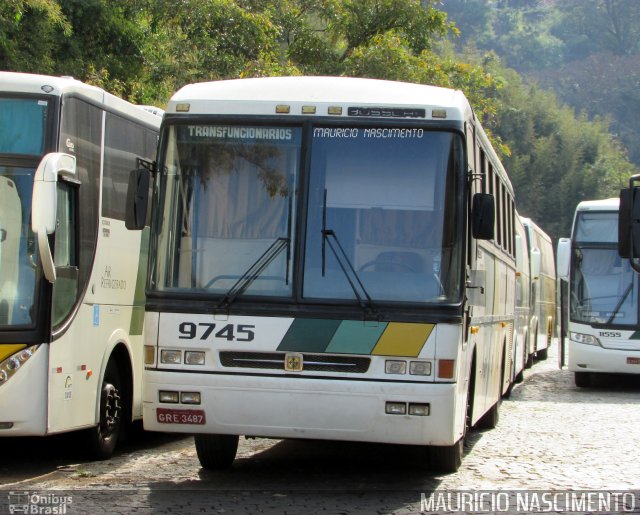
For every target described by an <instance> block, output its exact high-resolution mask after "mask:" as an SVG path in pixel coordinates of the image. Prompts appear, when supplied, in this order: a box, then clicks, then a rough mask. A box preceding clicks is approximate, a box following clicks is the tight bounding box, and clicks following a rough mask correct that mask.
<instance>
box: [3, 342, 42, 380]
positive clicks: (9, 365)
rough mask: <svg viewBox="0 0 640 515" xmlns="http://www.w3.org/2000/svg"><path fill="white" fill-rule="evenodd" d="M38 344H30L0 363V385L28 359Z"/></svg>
mask: <svg viewBox="0 0 640 515" xmlns="http://www.w3.org/2000/svg"><path fill="white" fill-rule="evenodd" d="M39 346H40V345H32V346H31V347H27V348H26V349H22V350H20V351H18V352H16V353H15V354H14V355H12V356H9V357H8V358H7V359H5V360H4V361H3V362H2V363H0V385H2V384H4V383H6V382H7V381H8V380H9V379H11V376H13V374H15V373H16V372H17V371H18V370H20V368H21V367H22V366H23V365H24V364H25V363H26V362H27V361H29V359H30V358H31V356H33V354H34V353H35V351H36V349H37V348H38V347H39Z"/></svg>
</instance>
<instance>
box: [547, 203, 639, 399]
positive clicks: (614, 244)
mask: <svg viewBox="0 0 640 515" xmlns="http://www.w3.org/2000/svg"><path fill="white" fill-rule="evenodd" d="M618 207H619V199H617V198H610V199H606V200H591V201H584V202H580V204H578V207H577V208H576V214H575V217H574V220H573V229H572V231H571V239H565V238H563V239H561V240H560V242H559V243H558V270H559V275H560V276H561V278H563V279H565V280H568V281H569V295H568V302H569V306H568V311H569V325H568V333H569V345H568V360H569V370H570V371H571V372H573V373H574V374H575V383H576V386H579V387H586V386H590V385H591V380H592V378H593V376H594V375H597V374H600V373H623V374H638V373H640V332H639V331H638V291H639V290H638V274H637V273H635V272H634V271H633V270H632V267H631V266H630V263H629V259H625V258H621V257H620V256H619V254H618Z"/></svg>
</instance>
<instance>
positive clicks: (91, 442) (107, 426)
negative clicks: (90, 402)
mask: <svg viewBox="0 0 640 515" xmlns="http://www.w3.org/2000/svg"><path fill="white" fill-rule="evenodd" d="M121 391H122V383H121V380H120V372H119V370H118V366H117V365H116V363H115V362H114V361H111V362H110V363H109V364H108V365H107V370H106V371H105V373H104V379H103V381H102V392H101V395H100V421H99V423H98V425H97V426H96V427H94V428H91V429H89V430H88V433H87V437H88V441H87V450H88V453H89V456H90V457H91V458H93V459H98V460H107V459H109V458H111V456H112V455H113V451H114V450H115V448H116V444H117V443H118V439H119V438H120V433H121V430H122V415H123V404H122V398H121Z"/></svg>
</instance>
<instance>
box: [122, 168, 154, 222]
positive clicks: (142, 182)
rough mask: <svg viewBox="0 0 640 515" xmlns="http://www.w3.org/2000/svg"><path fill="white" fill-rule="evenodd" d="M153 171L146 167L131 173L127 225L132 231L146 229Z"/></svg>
mask: <svg viewBox="0 0 640 515" xmlns="http://www.w3.org/2000/svg"><path fill="white" fill-rule="evenodd" d="M150 175H151V172H149V170H147V169H145V168H140V169H138V170H132V171H131V173H130V174H129V186H128V189H127V206H126V215H125V222H124V223H125V227H126V228H127V229H129V230H132V231H140V230H142V229H144V224H145V221H146V220H147V208H148V205H149V180H150Z"/></svg>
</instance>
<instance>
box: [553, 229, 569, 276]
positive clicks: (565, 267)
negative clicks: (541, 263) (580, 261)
mask: <svg viewBox="0 0 640 515" xmlns="http://www.w3.org/2000/svg"><path fill="white" fill-rule="evenodd" d="M570 261H571V239H569V238H560V239H559V240H558V250H557V252H556V274H557V276H558V279H562V280H563V281H568V280H569V263H570Z"/></svg>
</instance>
